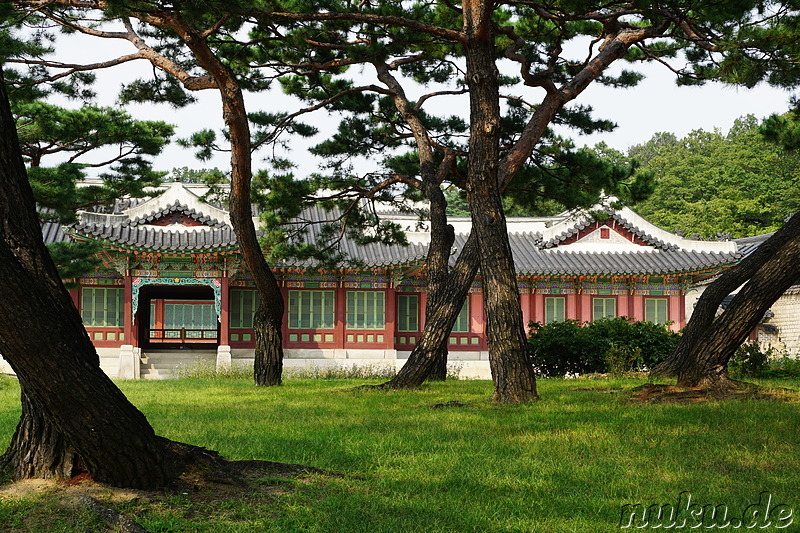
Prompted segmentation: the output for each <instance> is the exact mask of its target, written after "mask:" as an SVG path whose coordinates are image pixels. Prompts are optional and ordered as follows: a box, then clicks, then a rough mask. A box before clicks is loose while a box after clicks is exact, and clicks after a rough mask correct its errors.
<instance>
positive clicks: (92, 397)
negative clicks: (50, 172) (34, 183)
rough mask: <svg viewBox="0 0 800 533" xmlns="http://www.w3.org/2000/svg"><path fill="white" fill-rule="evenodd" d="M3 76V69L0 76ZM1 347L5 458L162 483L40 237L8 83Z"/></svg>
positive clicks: (167, 474) (34, 467) (47, 471)
mask: <svg viewBox="0 0 800 533" xmlns="http://www.w3.org/2000/svg"><path fill="white" fill-rule="evenodd" d="M0 82H2V76H0ZM0 185H2V186H0V316H4V317H6V320H4V321H3V322H2V323H0V353H2V354H3V356H4V358H5V359H6V360H7V361H8V362H9V364H10V365H11V367H12V369H13V370H14V372H15V373H16V374H17V377H18V378H19V381H20V385H21V388H22V391H23V394H24V395H25V397H24V398H23V409H24V417H23V419H22V420H21V422H20V424H19V425H18V427H17V432H16V434H15V435H14V437H13V438H12V446H11V448H10V449H9V451H8V453H7V454H6V455H5V456H4V459H3V463H4V466H5V467H6V468H9V469H11V471H12V472H14V473H15V474H16V475H25V476H29V477H54V476H60V475H63V474H65V473H66V472H67V471H70V470H71V468H72V466H74V464H75V461H74V459H73V458H72V457H69V458H68V456H72V451H70V449H72V450H74V453H75V454H77V456H79V457H80V461H81V463H82V464H83V466H84V467H85V468H86V470H87V471H88V472H89V473H90V474H91V475H92V476H93V477H94V478H95V479H97V480H99V481H103V482H107V483H110V484H113V485H117V486H124V487H138V488H154V487H159V486H163V485H165V484H166V483H167V482H169V481H170V480H171V479H173V478H174V475H175V473H176V470H177V462H176V461H175V460H174V457H173V456H172V454H171V453H169V452H168V451H167V449H166V446H165V442H166V441H165V440H164V439H161V438H159V437H157V436H156V435H155V433H154V431H153V429H152V427H151V426H150V424H149V423H148V422H147V420H146V419H145V417H144V415H143V414H142V413H141V412H140V411H139V410H138V409H136V408H135V407H134V406H133V405H132V404H131V403H130V402H128V400H127V399H126V398H125V396H124V395H123V394H122V393H121V392H120V391H119V389H118V388H117V387H116V386H115V385H114V383H113V382H112V381H111V380H110V379H109V378H108V376H106V374H105V373H104V372H103V371H102V370H101V369H100V364H99V358H98V356H97V352H96V351H95V349H94V346H93V345H92V343H91V341H90V340H89V337H88V335H87V334H86V330H85V329H84V328H83V324H82V322H81V318H80V315H79V314H78V312H77V310H76V309H75V306H74V305H73V303H72V298H70V296H69V293H68V292H67V290H66V289H65V288H64V286H63V284H62V283H61V279H60V278H59V276H58V272H57V270H56V268H55V265H54V264H53V262H52V260H51V259H50V255H49V254H48V253H47V250H46V248H45V246H44V243H43V242H42V234H41V228H40V225H39V221H38V218H37V216H36V211H35V205H34V201H33V195H32V193H31V189H30V185H29V184H28V180H27V177H26V174H25V168H24V166H23V162H22V157H21V155H20V151H19V144H18V140H17V136H16V129H15V126H14V120H13V117H12V115H11V110H10V108H9V105H8V97H7V95H6V92H5V86H4V84H3V83H0Z"/></svg>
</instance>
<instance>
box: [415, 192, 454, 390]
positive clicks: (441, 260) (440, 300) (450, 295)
mask: <svg viewBox="0 0 800 533" xmlns="http://www.w3.org/2000/svg"><path fill="white" fill-rule="evenodd" d="M426 189H427V190H426V191H425V193H426V196H427V197H428V199H429V200H430V221H431V228H430V231H431V242H430V244H429V245H428V257H427V261H426V265H427V268H426V273H427V288H426V290H427V292H428V299H427V300H426V302H425V316H426V317H433V316H434V315H435V314H436V310H437V309H438V308H439V307H441V306H443V305H447V306H452V305H455V306H456V308H457V309H460V308H461V306H460V305H459V303H460V302H462V301H463V300H464V298H465V297H466V295H464V296H461V298H460V299H459V296H460V293H461V292H462V291H459V290H458V287H453V286H452V285H450V283H449V281H450V278H451V276H450V275H449V272H448V270H449V262H450V255H451V250H452V248H453V243H454V242H455V229H454V228H453V226H451V225H450V224H448V223H447V201H446V200H445V198H444V193H443V192H442V189H441V187H440V186H439V183H438V181H436V180H430V179H428V180H426ZM453 289H456V290H453ZM448 311H450V312H449V313H447V312H445V313H446V314H447V315H453V313H452V309H448ZM457 316H458V311H456V314H455V315H453V319H452V322H448V323H447V324H446V325H445V327H444V328H440V329H437V331H436V333H435V334H434V338H435V340H434V342H433V344H431V346H435V349H434V350H433V351H431V352H429V354H430V356H431V357H432V364H431V366H430V370H429V373H428V377H427V379H428V381H444V380H446V379H447V337H448V336H449V335H450V331H451V330H452V329H453V324H454V323H455V320H456V317H457ZM447 318H449V317H447ZM434 327H436V324H435V323H434V324H431V326H430V328H429V327H428V325H427V324H426V326H425V328H423V335H422V336H423V337H424V331H425V330H427V331H433V328H434ZM429 335H430V333H429ZM424 342H426V343H428V342H429V340H425V341H424ZM404 366H405V365H404Z"/></svg>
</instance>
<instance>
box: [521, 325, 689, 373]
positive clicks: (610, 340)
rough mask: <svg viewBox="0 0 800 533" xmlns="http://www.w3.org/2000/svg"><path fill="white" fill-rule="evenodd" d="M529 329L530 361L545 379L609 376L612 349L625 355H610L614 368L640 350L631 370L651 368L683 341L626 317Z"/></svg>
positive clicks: (664, 328)
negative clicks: (591, 374)
mask: <svg viewBox="0 0 800 533" xmlns="http://www.w3.org/2000/svg"><path fill="white" fill-rule="evenodd" d="M530 327H531V334H530V337H529V339H528V347H529V349H530V354H531V361H532V363H533V365H534V367H535V368H536V370H537V372H538V373H539V374H541V375H544V376H565V375H568V374H586V373H592V372H608V371H609V364H608V362H607V360H606V356H607V354H608V352H609V349H610V348H611V347H612V345H614V346H616V348H617V349H618V350H620V349H621V350H623V352H624V353H620V352H615V353H612V354H611V356H612V359H614V362H615V364H616V362H617V358H618V357H620V356H624V358H631V357H633V355H632V353H636V350H637V349H638V355H636V359H637V361H636V364H635V365H631V366H632V367H633V368H632V369H631V370H644V369H648V368H652V367H653V366H654V365H655V364H656V363H658V362H660V361H662V360H664V358H666V357H667V355H669V354H670V353H671V352H672V351H673V350H674V349H675V347H676V346H677V344H678V340H679V339H680V335H678V334H677V333H675V332H672V331H669V330H668V329H667V328H666V327H665V326H663V325H659V324H653V323H650V322H637V321H634V320H630V319H628V318H625V317H617V318H604V319H601V320H596V321H594V322H586V323H582V322H578V321H576V320H566V321H564V322H554V323H552V324H548V325H546V326H542V325H540V324H538V323H531V326H530ZM623 366H624V365H623ZM623 371H628V370H623Z"/></svg>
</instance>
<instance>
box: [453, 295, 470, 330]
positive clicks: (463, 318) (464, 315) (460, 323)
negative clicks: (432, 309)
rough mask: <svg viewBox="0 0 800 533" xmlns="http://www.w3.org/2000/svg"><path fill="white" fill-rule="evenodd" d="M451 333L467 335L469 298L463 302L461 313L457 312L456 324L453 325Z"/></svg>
mask: <svg viewBox="0 0 800 533" xmlns="http://www.w3.org/2000/svg"><path fill="white" fill-rule="evenodd" d="M453 333H469V297H467V299H466V300H464V303H463V304H462V306H461V311H459V312H458V317H456V323H455V324H453Z"/></svg>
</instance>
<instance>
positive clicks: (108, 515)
mask: <svg viewBox="0 0 800 533" xmlns="http://www.w3.org/2000/svg"><path fill="white" fill-rule="evenodd" d="M78 503H80V505H81V506H82V507H84V508H85V509H87V510H88V511H90V512H91V513H92V514H95V515H97V516H99V517H100V518H102V519H103V521H104V522H105V523H106V524H108V527H109V528H110V529H112V530H113V531H118V532H119V533H147V530H146V529H145V528H143V527H142V525H141V524H139V522H137V521H136V520H134V519H132V518H130V517H127V516H125V515H123V514H121V513H119V512H117V511H115V510H114V509H112V508H111V507H107V506H105V505H103V504H102V503H100V502H99V501H98V500H95V499H94V498H92V497H91V496H86V495H83V496H79V497H78Z"/></svg>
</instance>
